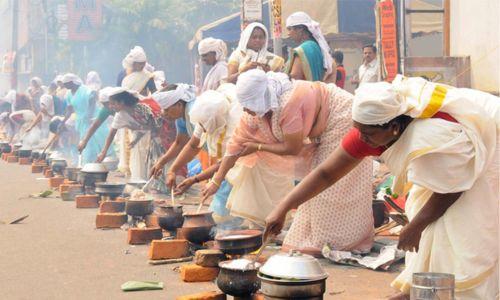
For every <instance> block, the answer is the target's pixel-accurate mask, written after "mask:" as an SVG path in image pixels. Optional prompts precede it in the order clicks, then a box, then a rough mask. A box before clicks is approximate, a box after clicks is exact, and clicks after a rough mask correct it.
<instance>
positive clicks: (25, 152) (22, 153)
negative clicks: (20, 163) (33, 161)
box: [18, 149, 31, 158]
mask: <svg viewBox="0 0 500 300" xmlns="http://www.w3.org/2000/svg"><path fill="white" fill-rule="evenodd" d="M18 155H19V157H20V158H26V157H31V150H29V149H19V150H18Z"/></svg>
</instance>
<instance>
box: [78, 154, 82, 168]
mask: <svg viewBox="0 0 500 300" xmlns="http://www.w3.org/2000/svg"><path fill="white" fill-rule="evenodd" d="M81 167H82V155H81V154H80V155H78V168H81Z"/></svg>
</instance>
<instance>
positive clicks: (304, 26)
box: [292, 24, 317, 43]
mask: <svg viewBox="0 0 500 300" xmlns="http://www.w3.org/2000/svg"><path fill="white" fill-rule="evenodd" d="M292 28H297V29H302V30H304V32H305V33H307V35H308V36H309V38H310V39H312V40H314V41H316V39H315V38H314V36H313V35H312V33H311V32H310V31H309V28H307V26H306V25H302V24H300V25H295V26H292ZM316 43H317V41H316Z"/></svg>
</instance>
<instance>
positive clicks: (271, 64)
mask: <svg viewBox="0 0 500 300" xmlns="http://www.w3.org/2000/svg"><path fill="white" fill-rule="evenodd" d="M268 40H269V34H268V33H267V29H266V26H264V25H263V24H261V23H258V22H254V23H250V24H248V25H247V27H245V29H244V30H243V31H242V32H241V36H240V42H239V44H238V48H236V49H235V50H234V51H233V53H232V54H231V56H230V57H229V62H228V71H229V76H228V79H227V81H228V82H231V83H236V80H237V79H238V76H239V75H240V74H241V73H243V72H246V71H248V70H252V69H261V70H264V71H265V72H268V71H274V72H279V71H281V69H283V65H284V63H285V61H284V60H283V58H281V57H279V56H277V55H275V54H273V53H271V52H269V51H267V42H268Z"/></svg>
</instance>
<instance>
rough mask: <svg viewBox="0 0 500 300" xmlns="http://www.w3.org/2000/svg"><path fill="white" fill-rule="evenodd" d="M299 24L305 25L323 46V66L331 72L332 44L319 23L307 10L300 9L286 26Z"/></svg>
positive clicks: (287, 20)
mask: <svg viewBox="0 0 500 300" xmlns="http://www.w3.org/2000/svg"><path fill="white" fill-rule="evenodd" d="M297 25H305V26H306V27H307V29H308V30H309V31H310V32H311V33H312V35H313V37H314V39H315V40H316V41H317V42H318V45H319V47H320V48H321V53H323V68H325V69H326V74H330V73H331V72H332V65H333V58H332V57H331V56H330V46H328V43H327V42H326V39H325V37H324V36H323V34H322V33H321V28H320V27H319V23H318V22H316V21H314V20H313V19H311V17H310V16H309V15H308V14H306V13H305V12H302V11H298V12H295V13H293V14H291V15H290V16H289V17H288V18H287V19H286V27H292V26H297Z"/></svg>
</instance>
